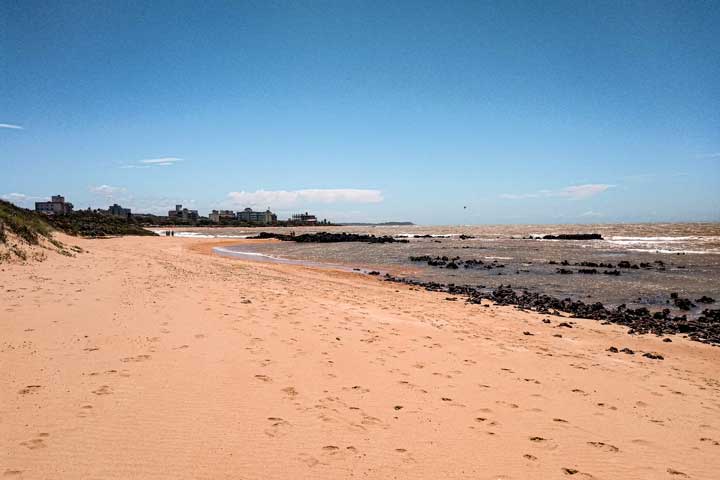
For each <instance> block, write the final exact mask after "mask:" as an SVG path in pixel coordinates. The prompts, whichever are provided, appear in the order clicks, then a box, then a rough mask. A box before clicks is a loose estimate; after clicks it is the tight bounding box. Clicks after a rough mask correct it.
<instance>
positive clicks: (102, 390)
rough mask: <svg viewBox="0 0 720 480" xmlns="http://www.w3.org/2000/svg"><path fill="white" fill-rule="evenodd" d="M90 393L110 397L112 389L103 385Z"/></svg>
mask: <svg viewBox="0 0 720 480" xmlns="http://www.w3.org/2000/svg"><path fill="white" fill-rule="evenodd" d="M92 393H94V394H95V395H110V394H112V393H113V392H112V389H111V388H110V386H108V385H103V386H101V387H100V388H98V389H96V390H93V391H92Z"/></svg>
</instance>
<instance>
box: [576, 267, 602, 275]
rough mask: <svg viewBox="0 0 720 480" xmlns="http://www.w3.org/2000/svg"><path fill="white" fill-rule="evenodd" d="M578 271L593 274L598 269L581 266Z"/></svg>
mask: <svg viewBox="0 0 720 480" xmlns="http://www.w3.org/2000/svg"><path fill="white" fill-rule="evenodd" d="M578 273H584V274H586V275H595V274H596V273H598V271H597V270H596V269H594V268H581V269H579V270H578Z"/></svg>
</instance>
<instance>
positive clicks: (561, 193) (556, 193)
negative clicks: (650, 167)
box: [500, 183, 615, 200]
mask: <svg viewBox="0 0 720 480" xmlns="http://www.w3.org/2000/svg"><path fill="white" fill-rule="evenodd" d="M614 186H615V185H607V184H604V183H588V184H585V185H571V186H569V187H565V188H561V189H559V190H538V191H537V192H533V193H503V194H502V195H500V198H504V199H508V200H524V199H528V198H551V197H559V198H569V199H575V200H581V199H584V198H590V197H594V196H595V195H599V194H601V193H603V192H606V191H607V190H609V189H610V188H613V187H614Z"/></svg>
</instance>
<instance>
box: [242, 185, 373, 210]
mask: <svg viewBox="0 0 720 480" xmlns="http://www.w3.org/2000/svg"><path fill="white" fill-rule="evenodd" d="M228 200H229V203H230V204H231V205H232V206H235V207H263V208H265V207H272V208H289V207H296V206H303V205H306V204H330V203H380V202H382V201H383V196H382V192H381V191H380V190H366V189H353V188H337V189H305V190H289V191H288V190H257V191H255V192H230V193H228Z"/></svg>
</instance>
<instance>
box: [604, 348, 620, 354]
mask: <svg viewBox="0 0 720 480" xmlns="http://www.w3.org/2000/svg"><path fill="white" fill-rule="evenodd" d="M607 351H608V352H612V353H618V349H617V348H616V347H610V348H608V349H607Z"/></svg>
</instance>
